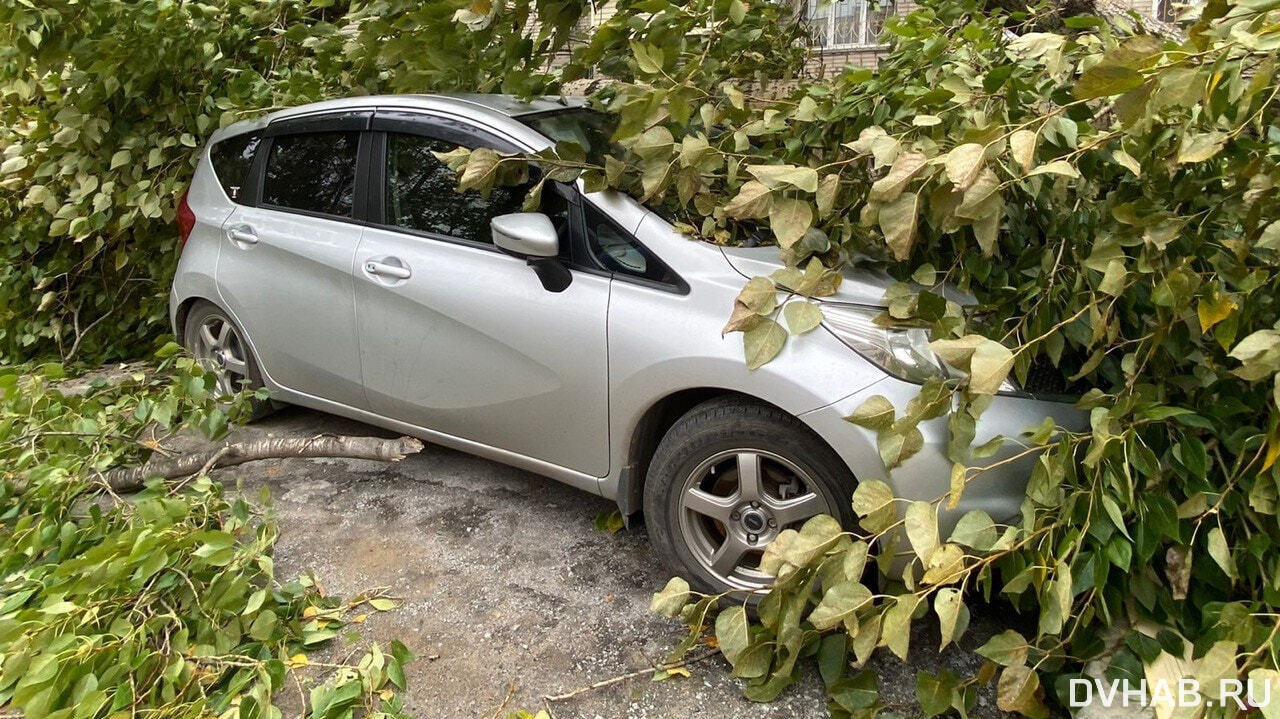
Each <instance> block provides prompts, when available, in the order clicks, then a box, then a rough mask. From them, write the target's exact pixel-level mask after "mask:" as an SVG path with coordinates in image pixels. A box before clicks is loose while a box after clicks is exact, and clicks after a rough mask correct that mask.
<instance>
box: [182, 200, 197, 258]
mask: <svg viewBox="0 0 1280 719" xmlns="http://www.w3.org/2000/svg"><path fill="white" fill-rule="evenodd" d="M189 194H191V190H189V189H188V190H187V191H186V192H183V193H182V199H181V200H178V237H180V238H181V241H180V242H179V243H178V249H179V250H181V249H182V248H183V246H185V245H186V244H187V238H188V237H190V236H191V230H192V229H193V228H195V226H196V213H194V212H192V211H191V205H189V204H187V195H189Z"/></svg>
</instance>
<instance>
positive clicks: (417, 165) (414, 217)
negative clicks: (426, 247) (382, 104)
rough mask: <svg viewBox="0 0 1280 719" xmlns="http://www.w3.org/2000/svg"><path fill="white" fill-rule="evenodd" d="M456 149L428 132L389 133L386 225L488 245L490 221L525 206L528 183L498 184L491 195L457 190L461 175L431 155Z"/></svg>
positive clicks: (490, 239)
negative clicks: (513, 185)
mask: <svg viewBox="0 0 1280 719" xmlns="http://www.w3.org/2000/svg"><path fill="white" fill-rule="evenodd" d="M457 148H458V146H457V145H455V144H453V143H450V142H445V141H443V140H436V139H433V138H429V137H422V136H419V135H406V134H401V133H394V132H393V133H388V134H387V172H386V188H385V189H386V191H385V192H384V202H385V205H386V207H385V212H386V223H387V224H389V225H394V226H396V227H403V228H406V229H410V230H418V231H420V232H430V233H433V234H437V235H446V236H448V237H455V238H458V239H462V240H470V241H472V242H482V243H486V244H488V243H491V242H492V241H493V235H492V233H491V231H490V229H489V221H490V220H492V219H493V218H495V217H497V216H498V215H505V214H508V213H511V212H520V211H521V210H520V208H521V206H522V205H523V204H524V198H525V195H526V194H528V191H529V187H528V186H527V185H521V186H517V187H495V188H493V190H491V191H490V192H489V194H488V196H487V197H486V196H485V195H483V194H482V193H480V192H478V191H476V190H467V191H466V192H462V193H459V192H457V191H456V188H457V186H458V178H457V176H456V175H455V174H454V172H453V170H450V169H449V166H448V165H446V164H444V163H443V162H441V161H440V160H438V159H437V158H436V156H435V155H434V154H432V153H435V152H440V153H445V152H450V151H452V150H456V149H457Z"/></svg>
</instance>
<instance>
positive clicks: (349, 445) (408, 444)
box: [102, 435, 422, 492]
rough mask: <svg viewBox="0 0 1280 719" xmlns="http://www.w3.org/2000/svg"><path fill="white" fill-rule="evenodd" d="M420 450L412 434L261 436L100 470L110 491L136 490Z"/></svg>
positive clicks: (398, 456)
mask: <svg viewBox="0 0 1280 719" xmlns="http://www.w3.org/2000/svg"><path fill="white" fill-rule="evenodd" d="M421 451H422V442H421V441H419V440H417V439H414V438H413V437H399V438H396V439H383V438H381V437H346V436H334V435H319V436H316V437H263V438H261V439H251V440H248V441H245V442H225V443H223V444H221V445H218V446H216V447H213V448H211V449H206V450H203V451H200V452H191V453H188V454H180V455H177V456H174V457H166V458H164V459H159V460H155V461H151V462H147V463H146V464H144V465H142V466H139V467H120V468H116V469H111V470H108V471H106V472H104V473H103V475H102V476H103V479H104V480H105V481H106V483H107V486H108V487H110V488H111V490H112V491H114V492H136V491H138V490H140V489H142V487H143V483H144V482H146V481H147V480H148V479H151V478H152V477H159V478H161V479H173V478H175V477H186V476H189V475H192V474H196V473H201V474H203V473H206V472H209V471H211V470H214V469H217V468H219V467H234V466H236V465H239V464H244V463H245V462H252V461H255V460H259V459H280V458H285V457H341V458H345V459H372V460H375V461H379V462H398V461H400V460H402V459H404V458H405V457H406V456H408V455H410V454H417V453H418V452H421Z"/></svg>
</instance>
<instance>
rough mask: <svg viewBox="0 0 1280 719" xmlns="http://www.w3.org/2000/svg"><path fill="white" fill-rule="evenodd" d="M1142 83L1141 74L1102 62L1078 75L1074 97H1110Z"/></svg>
mask: <svg viewBox="0 0 1280 719" xmlns="http://www.w3.org/2000/svg"><path fill="white" fill-rule="evenodd" d="M1142 83H1143V76H1142V73H1140V72H1138V71H1137V70H1134V69H1133V68H1130V67H1126V66H1124V65H1120V64H1116V63H1114V62H1107V61H1105V60H1104V61H1103V62H1100V63H1098V64H1097V65H1094V66H1093V67H1091V68H1089V69H1088V70H1085V71H1084V72H1083V73H1082V74H1081V75H1080V79H1079V80H1077V81H1076V87H1075V96H1076V98H1077V99H1079V100H1092V99H1094V98H1098V97H1110V96H1112V95H1120V94H1122V93H1126V92H1128V91H1130V90H1133V89H1134V88H1137V87H1139V86H1141V85H1142Z"/></svg>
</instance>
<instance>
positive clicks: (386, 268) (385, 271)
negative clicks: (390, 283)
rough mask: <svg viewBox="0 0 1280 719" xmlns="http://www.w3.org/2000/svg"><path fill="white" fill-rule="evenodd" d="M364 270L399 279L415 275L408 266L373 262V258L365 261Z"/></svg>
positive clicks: (372, 273) (379, 275)
mask: <svg viewBox="0 0 1280 719" xmlns="http://www.w3.org/2000/svg"><path fill="white" fill-rule="evenodd" d="M364 271H365V272H368V273H369V274H371V275H377V276H378V277H393V278H395V279H397V280H407V279H409V278H410V277H412V276H413V271H412V270H410V269H409V268H408V267H402V266H400V265H388V264H387V263H385V262H373V261H372V260H371V261H369V262H366V263H364Z"/></svg>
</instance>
